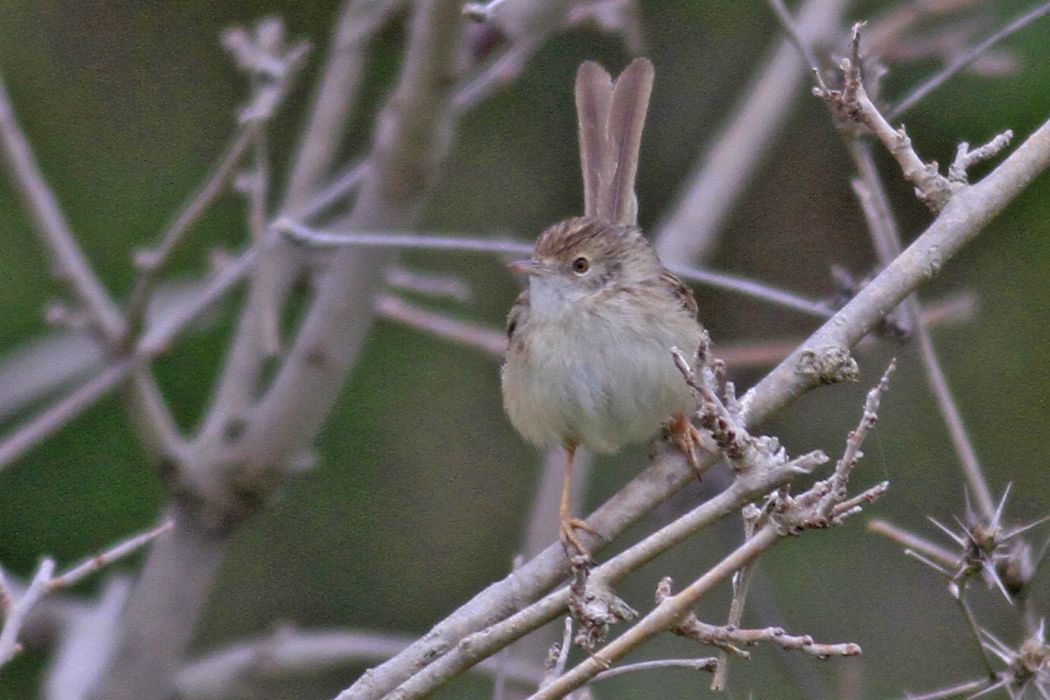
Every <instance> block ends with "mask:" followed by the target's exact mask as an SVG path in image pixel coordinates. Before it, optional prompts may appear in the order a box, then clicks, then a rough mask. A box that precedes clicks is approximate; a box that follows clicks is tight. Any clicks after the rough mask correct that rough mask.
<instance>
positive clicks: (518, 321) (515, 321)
mask: <svg viewBox="0 0 1050 700" xmlns="http://www.w3.org/2000/svg"><path fill="white" fill-rule="evenodd" d="M694 305H695V304H694ZM528 320H529V290H528V289H523V290H522V292H521V294H519V295H518V298H517V299H515V300H514V306H512V307H510V313H509V314H507V340H509V341H510V342H511V343H513V342H514V333H515V332H516V331H518V330H520V329H521V328H522V326H524V325H525V323H526V321H528Z"/></svg>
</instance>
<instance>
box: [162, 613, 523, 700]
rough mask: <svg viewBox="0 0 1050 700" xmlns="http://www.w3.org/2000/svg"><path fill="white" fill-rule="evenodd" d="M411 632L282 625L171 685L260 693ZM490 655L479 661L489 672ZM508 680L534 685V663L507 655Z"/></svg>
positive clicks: (385, 652) (208, 658)
mask: <svg viewBox="0 0 1050 700" xmlns="http://www.w3.org/2000/svg"><path fill="white" fill-rule="evenodd" d="M412 640H413V637H410V636H408V635H396V634H390V633H385V632H365V631H347V630H330V629H328V630H326V629H317V630H312V629H297V628H295V627H291V626H287V625H281V626H279V627H278V628H277V629H276V630H274V631H273V632H272V633H270V634H266V635H262V636H259V637H254V638H251V639H246V640H243V641H239V642H235V643H233V644H229V645H227V646H224V647H221V648H219V649H216V650H214V651H212V652H210V653H208V654H206V655H205V656H202V657H200V658H198V659H195V660H193V661H190V662H189V663H188V664H186V666H184V667H183V668H182V670H180V671H179V673H178V676H177V678H176V683H175V684H176V687H177V688H178V690H179V693H180V695H179V697H184V698H186V700H220V699H221V700H225V699H226V698H229V697H231V692H233V691H234V689H236V688H243V689H248V691H249V692H248V694H253V693H251V692H250V690H251V689H257V690H258V692H256V693H254V695H255V696H258V695H260V694H261V693H263V692H265V691H264V690H262V689H264V688H265V687H266V684H267V682H268V681H272V680H277V679H282V678H286V677H289V676H294V675H302V674H308V673H316V672H318V671H323V670H326V669H337V668H346V667H347V666H348V665H350V664H354V663H360V662H375V661H382V660H384V659H387V658H389V657H391V656H393V655H395V654H397V653H398V652H399V651H401V650H402V649H404V648H405V647H407V646H408V645H409V644H411V643H412ZM495 667H496V663H495V662H494V661H492V660H490V661H487V662H485V663H482V664H479V665H478V666H477V667H476V669H477V670H478V671H480V672H482V673H489V674H491V673H494V672H495V670H496V669H495ZM503 671H504V673H506V674H507V677H508V679H509V680H513V681H517V682H519V683H524V684H530V685H535V684H536V683H537V682H538V681H539V680H540V677H541V675H542V669H541V668H540V667H539V664H538V663H536V664H531V665H530V664H526V663H522V662H518V661H514V660H509V661H508V662H507V663H506V664H504V665H503Z"/></svg>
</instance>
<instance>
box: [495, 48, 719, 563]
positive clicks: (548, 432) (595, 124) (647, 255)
mask: <svg viewBox="0 0 1050 700" xmlns="http://www.w3.org/2000/svg"><path fill="white" fill-rule="evenodd" d="M652 81H653V67H652V64H651V63H650V62H649V61H648V60H645V59H638V60H635V61H634V62H633V63H631V65H630V66H628V67H627V69H626V70H624V72H623V73H622V74H621V75H620V77H619V79H618V80H617V81H616V82H615V84H614V83H613V81H612V79H611V78H610V76H609V74H608V73H606V72H605V70H604V69H602V68H601V66H599V65H598V64H597V63H594V62H591V61H588V62H586V63H584V64H583V65H581V66H580V69H579V71H578V72H577V75H576V110H577V116H578V120H579V125H580V159H581V162H582V166H583V178H584V199H585V207H584V208H585V212H586V216H582V217H578V218H573V219H567V220H565V221H562V222H560V223H557V224H555V225H554V226H551V227H550V228H548V229H547V230H546V231H544V232H543V233H542V234H541V235H540V237H539V239H538V240H537V241H536V248H535V252H534V253H533V256H532V259H530V260H524V261H519V262H515V263H512V264H511V265H510V267H511V269H512V270H515V271H517V272H522V273H525V274H527V275H528V285H529V286H528V288H527V289H525V291H523V292H522V293H521V294H520V295H519V296H518V299H517V301H516V302H515V304H514V307H513V308H512V309H511V311H510V316H509V318H508V320H507V333H508V335H509V348H508V351H507V359H506V363H505V364H504V365H503V372H502V380H503V405H504V407H505V408H506V411H507V415H508V416H509V417H510V421H511V423H512V424H513V425H514V427H515V428H516V429H517V430H518V432H519V433H521V434H522V436H523V437H524V438H525V439H526V440H528V441H529V442H531V443H533V444H535V445H537V446H539V447H545V448H549V447H553V446H556V445H561V446H563V447H564V448H565V450H566V452H567V460H566V467H565V480H564V483H563V487H562V498H561V516H560V536H561V540H562V544H563V546H564V547H565V548H566V553H567V554H569V555H570V556H571V551H570V549H569V547H570V546H572V547H575V549H576V550H577V552H578V553H580V554H582V555H587V550H586V549H585V548H584V546H583V545H582V543H581V542H580V540H579V538H578V537H577V535H576V532H575V530H576V529H584V530H588V531H592V530H591V528H590V527H588V526H587V524H586V523H584V522H583V521H582V520H580V519H578V518H575V517H573V515H572V513H571V512H570V508H569V492H570V485H571V480H572V462H573V456H574V454H575V451H576V448H577V447H578V446H580V445H582V446H584V447H586V448H587V449H589V450H592V451H594V452H605V453H608V452H614V451H616V450H618V449H619V448H621V447H622V446H623V445H625V444H627V443H631V442H637V441H640V440H644V439H646V438H648V437H651V436H652V435H653V434H654V433H656V432H657V431H658V430H659V429H660V427H661V425H665V424H667V425H669V426H670V427H671V430H672V433H673V434H674V436H675V439H676V441H677V442H678V443H679V445H681V446H682V448H683V449H684V450H686V451H687V454H688V455H689V456H690V460H691V461H693V448H694V446H696V445H697V444H699V433H698V432H697V431H696V429H695V428H694V427H693V426H692V424H691V423H690V422H689V420H688V418H687V416H688V414H689V413H690V412H691V411H692V410H693V408H694V403H695V402H694V399H693V398H692V395H691V393H690V390H689V387H688V386H687V385H686V383H685V381H684V380H683V379H682V376H681V374H680V373H679V371H678V369H677V368H676V367H675V364H674V361H673V359H672V355H671V348H672V347H677V348H678V349H680V350H681V351H682V352H683V353H685V355H686V356H687V357H689V356H691V355H692V356H695V354H696V350H697V348H698V347H699V346H700V343H701V340H702V336H703V334H704V331H703V329H702V328H701V326H700V324H699V322H698V321H697V319H696V314H697V306H696V301H695V300H694V298H693V294H692V292H691V291H690V290H689V288H688V287H686V286H685V285H684V284H682V282H681V281H679V280H678V278H677V277H675V276H674V275H673V274H671V273H670V272H669V271H668V270H667V269H666V268H665V267H664V265H663V263H662V262H660V259H659V258H658V257H657V255H656V253H655V252H654V251H653V249H652V248H651V247H650V245H649V243H648V242H647V241H646V239H645V237H644V236H643V235H642V233H641V231H640V230H639V229H638V228H637V227H636V226H635V220H636V211H637V205H636V199H635V196H634V179H635V174H636V173H637V168H638V151H639V147H640V145H641V135H642V127H643V126H644V123H645V113H646V110H647V108H648V103H649V93H650V91H651V89H652ZM592 532H593V531H592Z"/></svg>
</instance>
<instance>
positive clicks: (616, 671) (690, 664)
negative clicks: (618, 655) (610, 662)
mask: <svg viewBox="0 0 1050 700" xmlns="http://www.w3.org/2000/svg"><path fill="white" fill-rule="evenodd" d="M717 666H718V659H716V658H715V657H713V656H708V657H705V658H702V659H658V660H656V661H639V662H638V663H634V664H625V665H623V666H617V667H616V668H610V669H609V670H608V671H602V672H601V673H599V674H598V675H597V676H595V677H594V678H592V679H591V683H597V682H598V681H604V680H608V679H609V678H616V677H617V676H623V675H626V674H628V673H638V672H639V671H662V670H664V669H668V668H684V669H688V670H690V671H706V672H709V673H710V672H711V671H714V670H715V668H716V667H717Z"/></svg>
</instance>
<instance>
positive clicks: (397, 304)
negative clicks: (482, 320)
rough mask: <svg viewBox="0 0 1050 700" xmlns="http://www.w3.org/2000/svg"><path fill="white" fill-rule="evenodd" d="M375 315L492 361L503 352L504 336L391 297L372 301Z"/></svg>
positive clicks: (505, 348)
mask: <svg viewBox="0 0 1050 700" xmlns="http://www.w3.org/2000/svg"><path fill="white" fill-rule="evenodd" d="M376 311H377V312H378V313H379V315H380V316H382V317H383V318H388V319H390V320H392V321H396V322H398V323H403V324H406V325H409V326H412V327H414V328H419V329H420V330H424V331H427V332H428V333H433V334H434V335H436V336H438V337H440V338H445V339H448V340H452V341H455V342H457V343H461V344H463V345H466V346H467V347H472V348H479V349H480V350H482V351H484V352H485V353H486V354H487V355H489V356H491V357H493V358H494V359H502V358H503V355H504V354H505V353H506V350H507V334H506V333H503V332H501V331H496V330H490V329H488V328H484V327H482V326H478V325H476V324H474V323H470V322H469V321H460V320H459V319H455V318H450V317H448V316H444V315H442V314H438V313H435V312H433V311H428V310H426V309H423V308H420V307H419V306H415V305H413V304H410V303H408V302H407V301H405V300H404V299H401V298H400V297H396V296H393V295H391V294H381V295H379V296H378V297H376Z"/></svg>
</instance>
